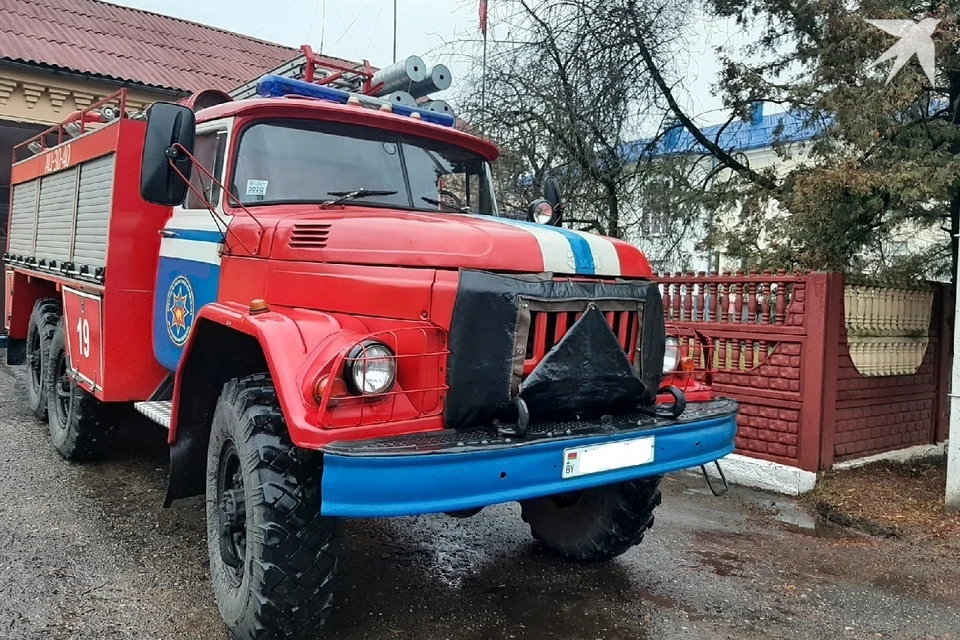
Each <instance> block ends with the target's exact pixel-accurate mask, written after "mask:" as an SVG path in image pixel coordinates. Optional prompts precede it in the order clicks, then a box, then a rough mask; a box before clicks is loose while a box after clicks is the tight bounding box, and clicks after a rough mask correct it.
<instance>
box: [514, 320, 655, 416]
mask: <svg viewBox="0 0 960 640" xmlns="http://www.w3.org/2000/svg"><path fill="white" fill-rule="evenodd" d="M585 354H588V357H584V356H585ZM645 390H646V385H645V384H643V381H642V380H640V376H639V375H638V374H637V372H636V370H634V368H633V365H632V364H630V361H629V360H628V359H627V354H626V353H624V351H623V348H622V347H621V346H620V342H619V341H618V340H617V336H615V335H613V331H611V329H610V325H608V324H607V321H606V320H605V319H604V317H603V314H602V313H601V312H600V311H599V310H598V309H597V308H596V307H594V306H590V307H588V308H587V311H586V312H585V313H584V314H583V315H582V316H580V319H579V320H577V321H576V322H575V323H574V325H573V326H572V327H570V329H569V330H568V331H567V333H566V334H565V335H564V336H563V338H562V339H561V340H560V342H558V343H557V344H556V346H554V347H553V349H551V350H550V351H549V352H548V353H547V355H545V356H544V358H543V360H541V361H540V362H539V363H538V364H537V366H536V368H534V370H533V371H531V372H530V375H529V376H527V379H526V380H524V381H523V385H522V386H521V387H520V397H521V398H523V400H524V402H526V403H527V409H529V410H530V415H533V416H563V415H569V414H574V413H577V412H584V413H587V412H594V411H602V410H609V411H622V410H625V409H633V408H634V407H636V406H637V404H639V399H640V398H642V397H643V393H644V391H645Z"/></svg>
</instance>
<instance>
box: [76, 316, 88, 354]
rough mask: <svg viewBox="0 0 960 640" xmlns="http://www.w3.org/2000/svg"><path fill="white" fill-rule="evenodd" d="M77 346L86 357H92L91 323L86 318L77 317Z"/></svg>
mask: <svg viewBox="0 0 960 640" xmlns="http://www.w3.org/2000/svg"><path fill="white" fill-rule="evenodd" d="M77 348H78V349H79V351H80V355H82V356H83V357H84V358H89V357H90V323H89V322H87V319H86V318H78V319H77Z"/></svg>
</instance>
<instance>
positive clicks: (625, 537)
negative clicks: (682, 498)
mask: <svg viewBox="0 0 960 640" xmlns="http://www.w3.org/2000/svg"><path fill="white" fill-rule="evenodd" d="M659 486H660V476H655V477H652V478H644V479H642V480H633V481H630V482H621V483H619V484H611V485H607V486H603V487H595V488H593V489H585V490H583V491H575V492H572V493H564V494H561V495H556V496H547V497H545V498H537V499H536V500H527V501H524V502H522V503H520V504H521V507H522V509H523V510H522V512H521V513H522V516H523V519H524V521H525V522H527V523H528V524H529V525H530V531H531V532H532V533H533V537H534V538H536V539H537V540H539V541H540V542H541V543H542V544H543V545H544V547H546V548H547V549H548V550H549V551H551V552H553V553H555V554H557V555H560V556H563V557H565V558H569V559H571V560H585V561H597V560H609V559H610V558H614V557H616V556H618V555H620V554H621V553H623V552H625V551H627V550H628V549H630V547H633V546H635V545H638V544H640V542H641V541H643V535H644V533H646V531H647V529H649V528H650V527H652V526H653V511H654V509H656V508H657V507H658V506H659V505H660V500H661V496H660V489H659Z"/></svg>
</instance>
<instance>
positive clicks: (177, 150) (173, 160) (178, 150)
mask: <svg viewBox="0 0 960 640" xmlns="http://www.w3.org/2000/svg"><path fill="white" fill-rule="evenodd" d="M171 152H172V155H171ZM164 154H165V155H166V156H167V158H168V160H167V162H169V163H170V168H171V169H173V171H174V172H175V173H176V174H177V175H178V176H180V179H181V180H183V181H184V182H186V183H187V188H188V189H190V191H192V192H193V195H195V196H197V198H198V199H199V200H200V202H202V203H204V204H205V205H207V211H209V212H210V215H211V216H212V217H213V219H214V221H215V222H217V223H219V218H218V217H217V212H216V211H215V210H214V206H213V205H212V204H211V203H210V201H209V200H207V197H206V196H205V195H204V194H203V193H201V192H200V190H199V189H197V188H196V187H195V186H193V183H192V182H190V180H189V178H187V176H186V175H184V173H183V171H181V170H180V167H178V166H177V160H179V159H181V158H186V159H187V160H188V161H189V162H190V163H192V164H193V167H194V168H195V169H196V170H197V171H200V172H202V173H203V174H204V175H205V176H206V177H207V178H209V179H210V180H211V182H213V183H214V184H216V185H217V186H218V187H220V192H221V193H224V194H226V196H227V197H228V198H230V201H231V202H233V203H234V204H235V205H236V206H237V207H239V208H240V210H241V211H243V212H244V213H245V214H247V215H248V216H250V219H251V220H253V221H254V222H256V223H257V226H258V227H260V237H261V238H262V237H263V232H264V230H265V227H264V226H263V223H262V222H260V220H258V219H257V217H256V216H255V215H253V213H251V212H250V210H249V209H247V208H246V207H245V206H243V203H242V202H240V200H238V199H237V198H235V197H234V196H233V194H231V193H230V192H229V191H228V190H227V188H226V187H225V186H223V183H222V182H220V181H219V180H217V178H216V177H215V176H214V175H213V174H212V173H210V172H209V171H208V170H207V168H206V167H204V166H203V165H202V164H200V162H199V161H198V160H197V159H196V158H195V157H194V156H193V154H192V153H190V152H189V151H187V150H186V148H185V147H184V146H183V145H182V144H180V143H179V142H175V143H173V144H172V145H170V146H169V147H167V149H166V150H165V151H164ZM181 154H182V155H181ZM227 233H231V230H230V227H229V225H228V226H227V228H226V231H225V232H224V240H226V234H227ZM233 237H234V238H236V240H237V242H238V243H239V244H240V246H241V247H243V248H244V250H245V251H246V252H247V253H249V254H250V255H252V256H255V255H257V250H258V249H259V246H258V247H256V248H255V249H254V250H251V249H250V248H249V247H248V246H247V245H245V244H244V243H243V240H242V239H241V238H240V237H239V236H238V235H237V234H236V233H234V234H233Z"/></svg>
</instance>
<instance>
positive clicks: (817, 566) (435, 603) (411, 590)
mask: <svg viewBox="0 0 960 640" xmlns="http://www.w3.org/2000/svg"><path fill="white" fill-rule="evenodd" d="M3 356H4V354H3V353H2V352H0V358H3ZM23 392H24V383H23V373H22V370H21V369H20V368H10V367H6V366H3V365H0V491H2V494H0V495H2V499H0V639H7V638H9V639H17V640H28V639H29V640H32V639H43V640H57V639H66V638H70V639H73V638H79V639H90V640H94V639H96V640H101V639H113V638H117V639H121V638H122V639H136V640H147V639H153V638H156V639H167V638H204V639H216V640H220V639H225V638H227V633H226V631H225V630H224V628H223V626H222V624H221V623H220V620H219V616H218V613H217V609H216V606H215V605H214V603H213V595H212V589H211V586H210V583H209V580H208V577H207V566H206V563H207V559H206V543H205V540H204V535H205V534H204V522H203V509H202V504H201V502H199V501H193V502H188V503H186V504H179V505H177V506H175V507H173V508H171V509H163V508H162V505H161V503H162V499H163V493H164V490H165V486H166V484H165V483H166V467H167V454H166V448H165V444H164V439H165V432H164V431H163V430H161V429H159V428H156V427H153V426H152V425H151V424H150V423H148V422H145V421H144V422H140V421H137V420H136V419H133V420H132V421H131V423H130V424H129V425H127V426H126V428H125V430H124V436H123V438H122V442H121V443H120V444H119V446H118V449H117V451H116V453H115V455H114V456H112V457H111V459H110V460H108V461H105V462H102V463H98V464H90V465H83V466H80V465H72V464H68V463H66V462H64V461H63V460H61V459H60V458H59V457H58V456H57V454H56V452H55V451H54V450H53V448H52V446H51V445H50V443H49V440H48V437H47V433H46V427H45V425H42V424H41V423H40V422H38V421H37V420H35V419H34V418H33V417H32V414H30V413H29V411H28V410H27V409H26V407H25V404H24V398H23ZM663 489H664V502H663V506H662V507H661V508H660V509H659V510H658V512H657V522H656V526H655V527H654V529H653V530H652V531H651V532H650V533H649V534H648V536H647V539H646V540H645V541H644V542H643V544H642V545H640V546H639V547H637V548H635V549H633V550H632V551H630V552H628V553H627V554H625V555H624V556H622V557H621V558H619V559H617V560H615V561H613V562H609V563H602V564H589V565H577V564H571V563H568V562H564V561H560V560H556V559H554V558H551V557H549V556H547V555H545V554H544V553H543V552H542V551H541V550H540V548H539V547H538V546H537V545H536V544H535V543H534V542H533V540H532V539H531V537H530V535H529V531H528V530H527V528H526V527H525V526H524V524H523V522H522V521H521V520H520V516H519V509H518V508H517V507H516V505H501V506H497V507H492V508H488V509H486V510H484V511H483V512H481V513H480V514H479V515H477V516H475V517H473V518H470V519H466V520H457V519H454V518H450V517H447V516H423V517H415V518H398V519H390V520H367V521H349V522H346V523H344V524H345V526H344V527H343V529H342V532H343V553H342V559H341V573H340V590H339V592H338V599H337V604H336V607H335V610H334V612H333V615H332V617H331V619H330V621H329V623H328V624H327V626H326V628H325V629H324V630H323V631H322V633H319V632H318V637H322V638H333V639H337V640H359V639H361V638H384V639H400V640H405V639H424V640H425V639H431V640H432V639H450V640H486V639H501V638H502V639H512V638H518V639H519V638H531V639H538V640H539V639H547V638H563V639H571V640H573V639H577V640H579V639H583V640H593V639H610V640H621V639H622V640H672V639H676V638H696V639H705V640H710V639H720V638H723V639H756V638H789V639H794V638H795V639H797V640H812V639H819V638H854V639H867V638H871V639H873V638H898V639H911V640H912V639H921V638H922V639H928V638H940V639H946V638H953V639H954V640H956V639H958V638H960V545H958V544H954V543H955V542H956V541H948V543H943V542H922V543H921V542H905V541H901V540H880V539H875V538H870V537H866V536H862V535H859V534H856V533H853V532H848V531H845V530H837V529H833V528H828V527H823V526H817V524H816V523H815V522H814V521H813V520H811V519H810V518H809V517H808V516H807V515H806V514H805V513H804V512H803V511H802V510H800V509H798V508H797V507H796V506H795V505H794V504H793V503H792V502H791V501H788V500H781V499H779V498H776V497H773V496H767V495H763V494H759V493H755V492H750V491H746V490H739V489H735V490H734V491H732V492H731V494H728V495H727V496H725V497H723V498H713V497H712V496H711V495H710V493H709V491H707V490H706V489H705V487H704V486H703V483H702V480H699V479H698V478H696V477H695V476H691V475H683V474H680V475H674V476H671V477H668V478H667V479H666V480H665V482H664V485H663Z"/></svg>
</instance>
